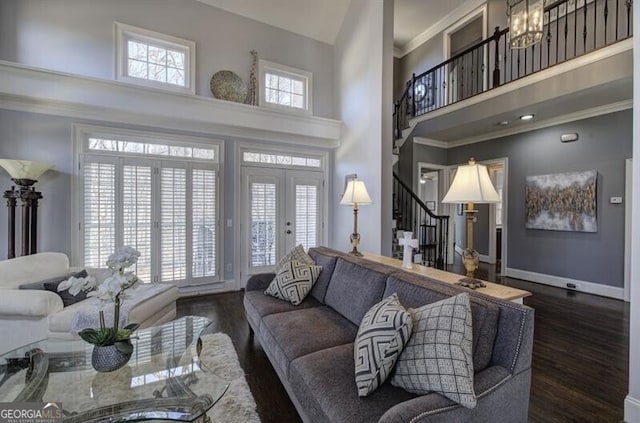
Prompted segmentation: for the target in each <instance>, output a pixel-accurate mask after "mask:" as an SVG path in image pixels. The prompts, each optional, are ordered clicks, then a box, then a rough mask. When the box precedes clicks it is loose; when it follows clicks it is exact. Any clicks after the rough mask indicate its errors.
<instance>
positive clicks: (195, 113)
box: [0, 61, 342, 148]
mask: <svg viewBox="0 0 640 423" xmlns="http://www.w3.org/2000/svg"><path fill="white" fill-rule="evenodd" d="M0 108H4V109H11V110H19V111H26V112H32V113H42V114H50V115H56V116H65V117H70V118H75V119H89V120H97V121H101V122H112V123H124V124H130V125H142V126H150V127H154V128H165V129H173V130H181V131H189V132H199V133H206V134H214V135H218V136H230V137H237V138H246V139H252V140H264V141H274V142H282V143H292V144H293V143H295V144H305V145H311V146H315V147H323V148H334V147H337V146H338V145H339V144H340V135H341V129H342V122H340V121H337V120H333V119H326V118H320V117H315V116H308V115H294V114H288V113H280V112H277V111H273V110H266V109H264V108H260V107H255V106H249V105H246V104H239V103H233V102H228V101H222V100H217V99H213V98H207V97H202V96H197V95H189V94H180V93H172V92H166V91H162V90H158V89H153V88H146V87H139V86H136V85H130V84H126V83H123V82H118V81H111V80H104V79H98V78H91V77H86V76H81V75H73V74H68V73H62V72H56V71H51V70H46V69H40V68H34V67H30V66H25V65H22V64H17V63H13V62H6V61H0Z"/></svg>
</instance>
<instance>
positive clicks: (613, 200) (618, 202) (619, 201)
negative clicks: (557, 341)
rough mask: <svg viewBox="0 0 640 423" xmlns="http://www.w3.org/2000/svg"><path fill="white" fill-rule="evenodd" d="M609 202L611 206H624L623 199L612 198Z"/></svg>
mask: <svg viewBox="0 0 640 423" xmlns="http://www.w3.org/2000/svg"><path fill="white" fill-rule="evenodd" d="M609 202H610V203H611V204H622V197H611V199H610V200H609Z"/></svg>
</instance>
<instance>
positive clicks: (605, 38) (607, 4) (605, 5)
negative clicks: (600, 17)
mask: <svg viewBox="0 0 640 423" xmlns="http://www.w3.org/2000/svg"><path fill="white" fill-rule="evenodd" d="M608 17H609V0H604V45H605V46H606V45H607V18H608Z"/></svg>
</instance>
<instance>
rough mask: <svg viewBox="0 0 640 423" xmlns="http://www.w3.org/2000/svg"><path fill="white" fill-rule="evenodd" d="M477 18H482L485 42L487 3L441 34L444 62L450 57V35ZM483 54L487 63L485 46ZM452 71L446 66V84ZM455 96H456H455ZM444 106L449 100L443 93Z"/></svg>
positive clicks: (484, 79) (484, 87) (484, 86)
mask: <svg viewBox="0 0 640 423" xmlns="http://www.w3.org/2000/svg"><path fill="white" fill-rule="evenodd" d="M478 17H482V39H483V40H485V39H486V38H487V32H488V31H487V27H488V26H489V24H488V20H487V3H485V4H483V5H482V6H480V7H478V8H477V9H475V10H474V11H472V12H471V13H468V14H467V15H466V16H465V17H463V18H462V19H460V20H458V21H457V22H456V23H454V24H453V25H451V26H450V27H448V28H447V29H445V30H444V31H443V32H442V57H444V60H448V59H449V58H450V57H451V34H453V33H454V32H456V31H457V30H459V29H460V28H462V27H463V26H465V25H467V24H468V23H469V22H471V21H473V20H475V19H477V18H478ZM484 50H485V51H484V54H483V56H484V57H485V60H484V62H485V63H488V60H487V58H488V50H487V48H486V46H485V49H484ZM488 68H489V66H485V69H484V71H483V72H482V88H483V89H482V91H483V92H484V91H485V90H486V88H487V70H488ZM452 71H453V69H451V68H450V66H449V65H447V70H446V72H445V74H446V75H447V84H448V83H449V82H450V81H451V77H450V73H451V72H452ZM456 96H457V94H456ZM444 97H445V104H449V101H450V100H451V99H449V96H448V95H446V93H445V96H444Z"/></svg>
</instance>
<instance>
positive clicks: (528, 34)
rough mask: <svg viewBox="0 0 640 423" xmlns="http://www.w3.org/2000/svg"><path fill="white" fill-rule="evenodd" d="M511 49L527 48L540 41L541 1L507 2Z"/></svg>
mask: <svg viewBox="0 0 640 423" xmlns="http://www.w3.org/2000/svg"><path fill="white" fill-rule="evenodd" d="M507 8H508V10H507V14H508V15H509V34H510V37H511V43H510V45H511V48H527V47H529V46H531V45H533V44H537V43H539V42H540V41H541V40H542V25H543V19H542V18H543V15H544V5H543V1H542V0H507Z"/></svg>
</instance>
